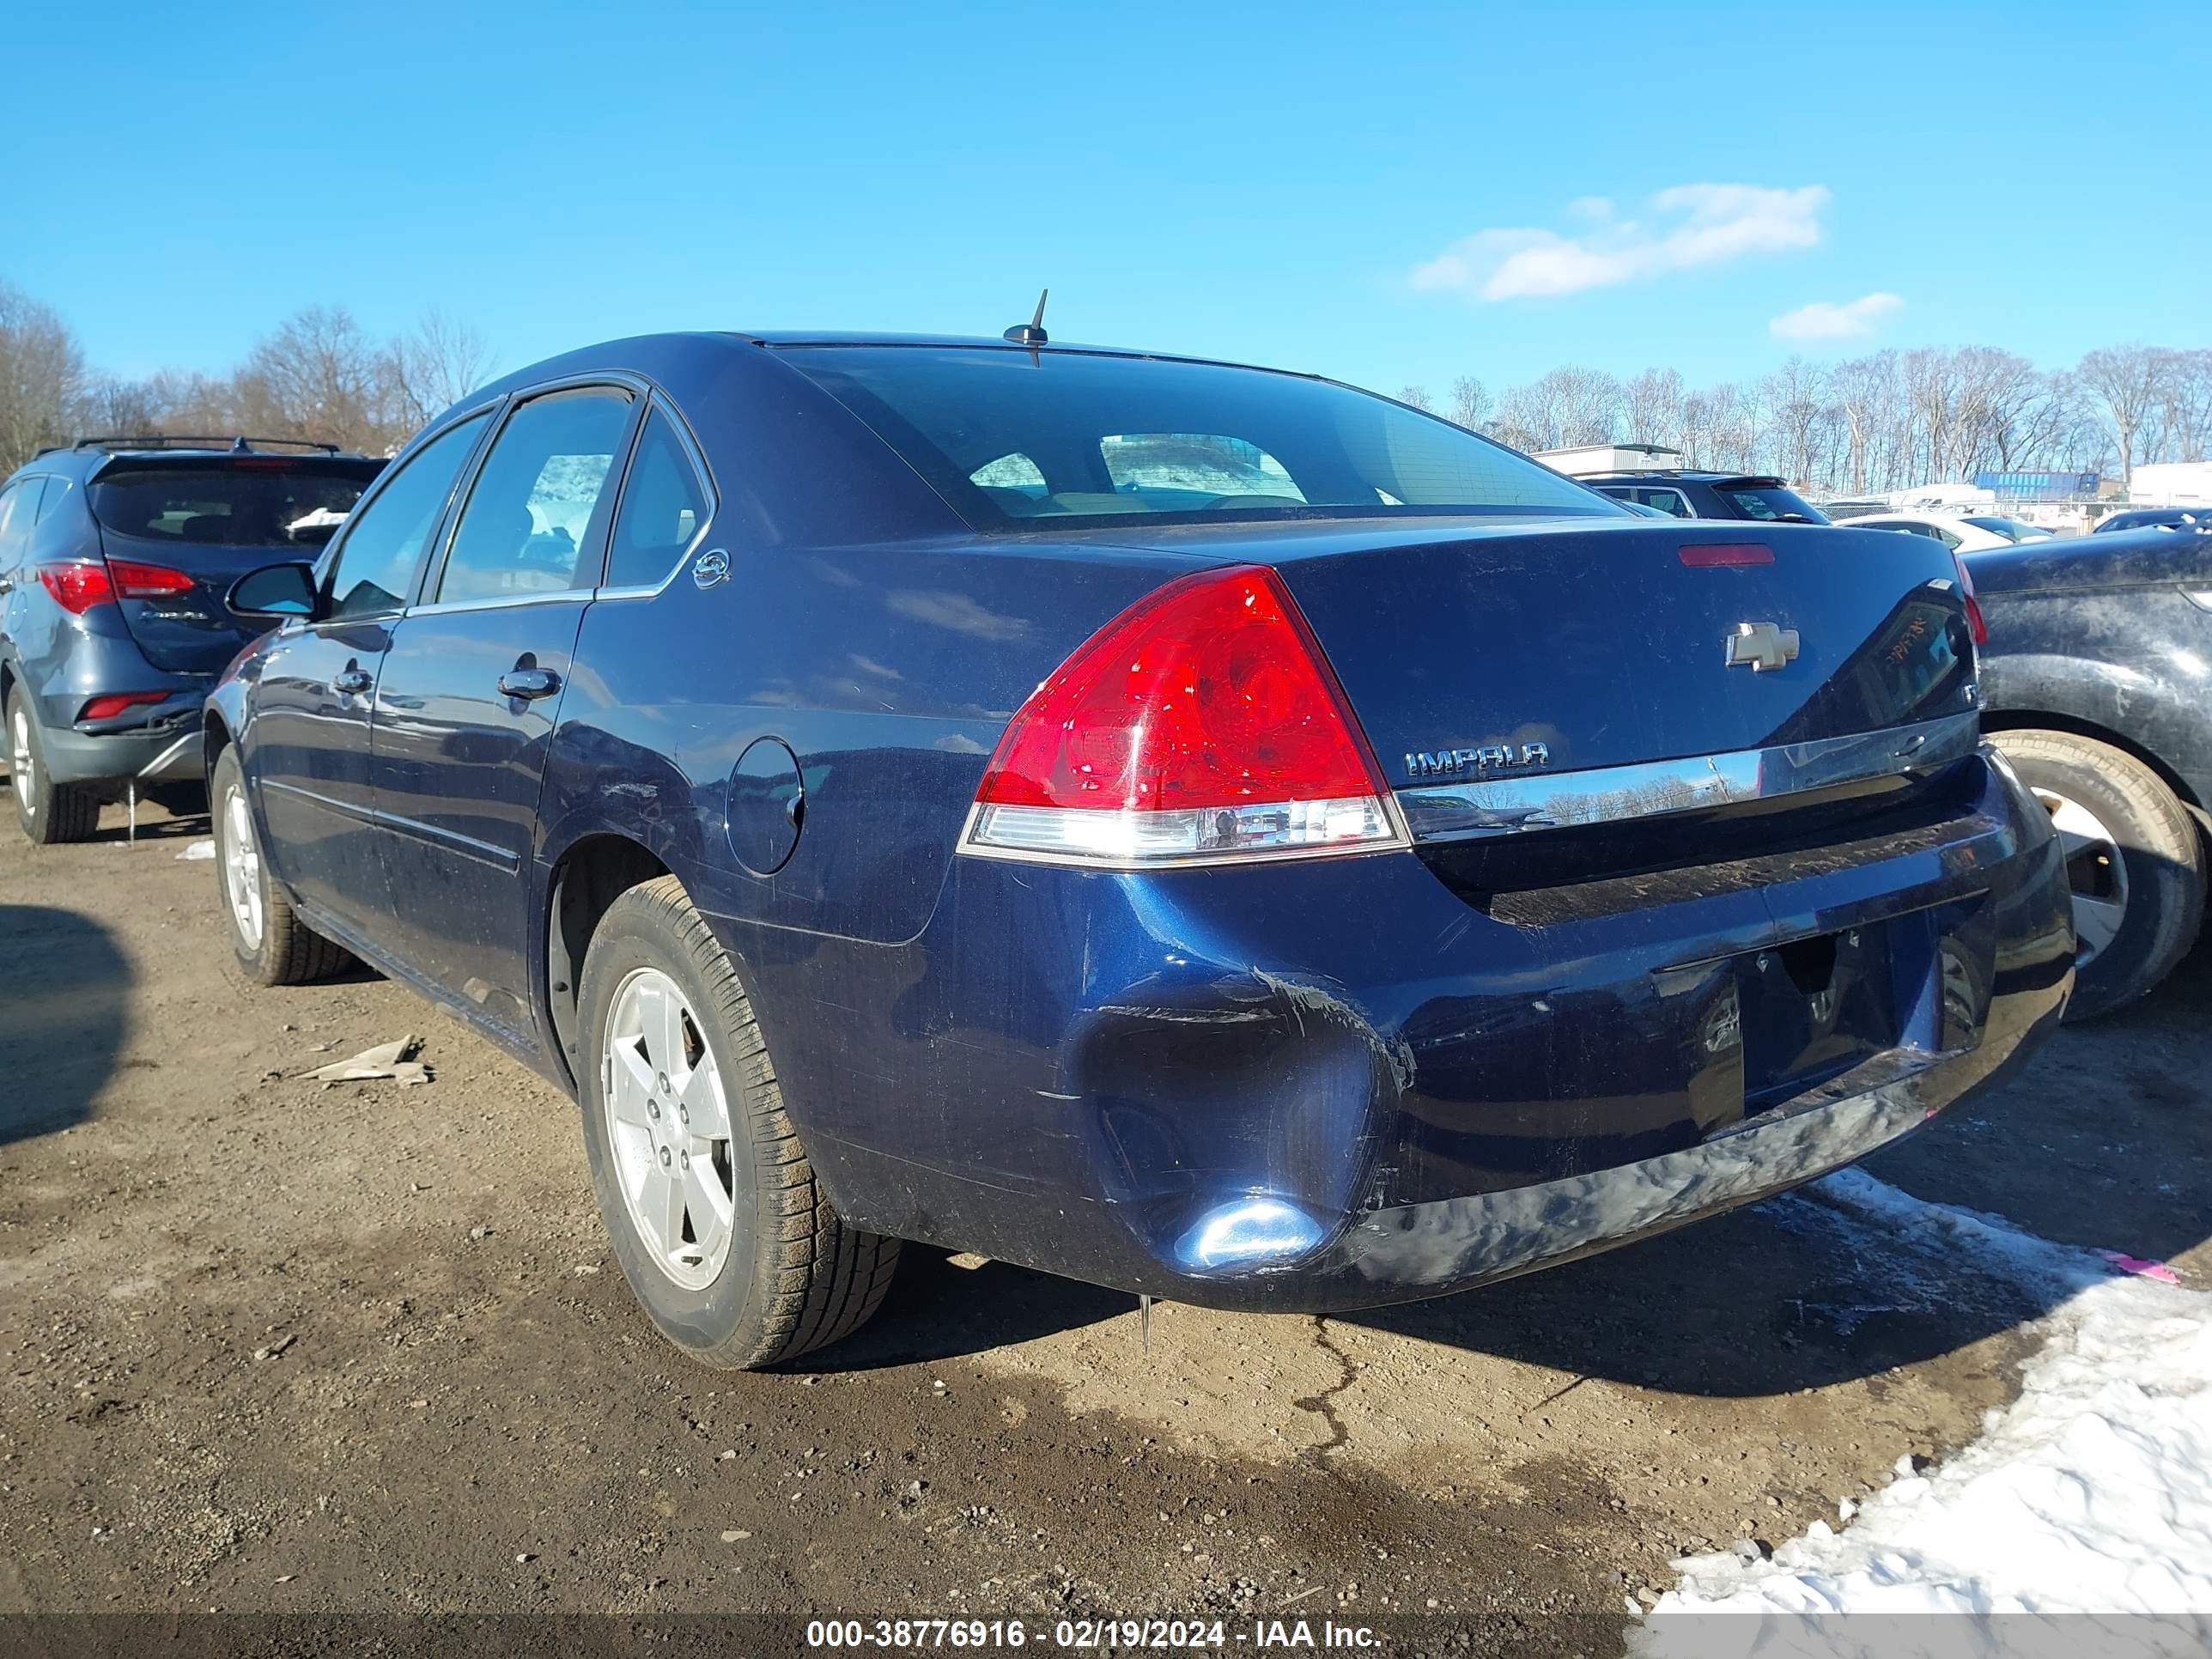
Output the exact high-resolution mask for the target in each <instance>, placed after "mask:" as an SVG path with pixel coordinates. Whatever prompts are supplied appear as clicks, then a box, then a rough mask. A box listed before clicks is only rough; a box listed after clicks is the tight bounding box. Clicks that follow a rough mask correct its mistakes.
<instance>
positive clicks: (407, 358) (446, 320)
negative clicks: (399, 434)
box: [386, 308, 496, 432]
mask: <svg viewBox="0 0 2212 1659" xmlns="http://www.w3.org/2000/svg"><path fill="white" fill-rule="evenodd" d="M495 363H496V360H495V358H494V357H493V356H492V353H491V348H490V347H489V345H487V344H486V343H485V342H484V337H483V335H482V334H480V333H478V332H477V330H476V329H474V328H473V327H471V325H468V324H467V323H465V322H462V321H461V320H460V319H458V318H456V317H453V315H451V314H450V313H447V312H443V311H440V310H437V309H435V308H433V309H431V310H428V311H426V312H424V313H422V319H421V320H419V321H418V322H417V323H416V325H415V328H414V331H412V332H411V333H409V334H407V335H404V336H403V337H401V338H400V339H398V340H397V341H395V342H393V343H392V348H391V350H390V352H389V354H388V356H387V359H386V369H387V372H388V373H389V374H390V376H391V380H392V393H393V396H394V398H395V401H396V403H397V405H398V409H397V412H398V415H399V416H400V417H401V418H402V419H403V420H404V422H405V424H406V427H407V428H408V430H409V431H410V432H412V431H414V430H415V429H416V428H420V427H422V426H423V425H425V424H427V423H428V422H429V420H430V418H431V416H434V415H436V414H437V413H438V412H439V411H440V410H444V409H447V408H449V407H451V406H452V405H453V404H457V403H459V402H460V400H461V399H462V398H465V397H467V396H468V395H469V393H470V392H473V391H475V390H476V389H477V387H478V386H482V385H483V383H484V382H485V381H487V380H490V379H491V378H492V375H493V374H494V373H495Z"/></svg>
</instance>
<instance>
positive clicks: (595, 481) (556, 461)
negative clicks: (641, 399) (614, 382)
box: [437, 387, 630, 605]
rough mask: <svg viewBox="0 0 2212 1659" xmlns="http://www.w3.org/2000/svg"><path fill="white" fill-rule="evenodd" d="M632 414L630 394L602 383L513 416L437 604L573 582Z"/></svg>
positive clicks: (449, 558) (480, 483)
mask: <svg viewBox="0 0 2212 1659" xmlns="http://www.w3.org/2000/svg"><path fill="white" fill-rule="evenodd" d="M629 411H630V400H629V394H628V393H627V392H617V391H615V390H613V389H612V388H605V389H601V388H599V387H591V388H588V389H586V390H584V391H580V392H550V393H548V394H547V395H546V396H544V397H542V398H532V400H531V401H530V402H528V403H526V404H523V405H522V407H521V408H520V409H518V410H515V411H514V414H513V416H512V417H510V418H509V419H508V421H507V424H506V425H505V426H504V427H502V428H500V434H499V436H498V438H497V439H496V440H495V441H494V442H493V444H492V447H491V453H490V454H489V456H487V457H486V458H485V460H484V464H483V471H480V472H479V473H478V474H477V482H476V486H475V488H473V489H471V490H470V491H469V502H468V505H467V506H466V507H463V508H462V509H461V521H460V526H459V529H457V530H455V531H454V532H453V550H452V551H451V552H449V553H447V555H446V568H445V572H444V574H442V575H441V576H440V577H439V579H438V592H437V601H438V603H439V604H441V605H457V604H465V603H467V602H469V601H471V600H477V599H511V598H513V597H515V596H516V595H519V594H525V593H557V592H562V590H564V589H566V588H568V587H572V586H574V585H575V580H576V567H577V563H578V561H579V560H580V558H581V557H582V556H583V550H584V547H585V544H586V543H587V542H588V541H589V540H590V539H591V534H592V528H593V521H594V520H595V519H596V518H597V516H598V514H599V503H600V501H601V498H602V497H604V496H605V495H606V493H607V475H608V474H609V473H610V472H611V471H612V470H613V468H614V464H615V451H616V447H617V446H618V445H619V444H620V443H621V442H622V440H623V435H624V434H625V433H626V432H627V431H628V430H629Z"/></svg>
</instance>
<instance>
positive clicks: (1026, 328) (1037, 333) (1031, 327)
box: [1000, 288, 1052, 348]
mask: <svg viewBox="0 0 2212 1659" xmlns="http://www.w3.org/2000/svg"><path fill="white" fill-rule="evenodd" d="M1051 294H1052V290H1051V289H1048V288H1047V289H1038V290H1037V308H1036V316H1034V317H1032V318H1030V319H1029V321H1027V322H1026V323H1016V324H1015V325H1013V326H1012V328H1010V329H1008V330H1007V331H1006V332H1005V333H1004V334H1003V335H1001V336H1000V338H1001V339H1006V340H1012V342H1013V343H1015V344H1016V345H1025V346H1029V347H1031V348H1035V347H1037V346H1041V345H1042V344H1044V343H1046V340H1047V338H1048V336H1047V335H1046V333H1045V331H1044V302H1045V301H1046V300H1047V299H1048V298H1049V297H1050V296H1051Z"/></svg>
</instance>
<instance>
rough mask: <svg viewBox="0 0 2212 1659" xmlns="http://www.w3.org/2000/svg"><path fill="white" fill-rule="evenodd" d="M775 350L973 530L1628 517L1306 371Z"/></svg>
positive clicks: (918, 351)
mask: <svg viewBox="0 0 2212 1659" xmlns="http://www.w3.org/2000/svg"><path fill="white" fill-rule="evenodd" d="M781 351H782V353H783V356H784V357H785V360H786V361H787V362H789V363H791V364H792V366H793V368H797V369H799V371H800V372H801V373H802V374H805V375H806V376H807V377H808V378H809V379H811V380H813V381H814V382H815V384H817V386H821V387H822V388H823V390H824V391H825V392H829V394H830V395H831V396H832V397H834V398H836V399H837V400H838V401H839V402H840V403H842V404H844V405H845V406H846V408H848V410H851V411H852V412H853V413H854V415H855V416H858V417H859V418H860V420H861V421H862V422H864V423H865V424H866V425H867V426H868V427H869V428H871V429H872V430H873V431H874V432H875V433H876V435H878V437H880V438H881V439H883V441H884V442H885V443H886V444H888V445H890V447H891V448H892V449H893V450H895V451H896V452H897V453H898V454H899V455H900V457H901V458H902V459H904V460H905V461H906V462H907V463H908V465H910V466H912V467H913V468H914V469H915V471H916V472H918V473H920V474H921V476H922V477H924V478H926V479H927V480H928V481H929V482H930V483H931V484H932V485H933V486H934V487H935V489H937V491H938V493H939V495H943V496H944V497H945V500H946V501H949V502H951V504H952V505H953V506H954V507H955V508H956V509H957V510H958V511H959V512H960V513H962V515H963V516H964V517H966V518H967V519H968V520H969V522H970V523H972V524H974V525H975V526H977V527H978V528H980V529H986V530H992V529H1012V528H1038V529H1042V528H1046V527H1048V526H1067V527H1071V528H1073V527H1075V526H1079V525H1082V524H1085V523H1102V522H1105V521H1107V520H1121V521H1124V522H1127V521H1132V520H1133V521H1136V522H1155V523H1182V522H1188V521H1190V520H1209V521H1210V520H1288V519H1310V518H1379V519H1402V518H1410V517H1415V516H1429V517H1436V516H1442V515H1445V514H1455V515H1466V514H1471V513H1481V514H1498V515H1512V516H1520V517H1527V516H1531V515H1535V514H1542V515H1546V516H1553V517H1556V516H1560V515H1573V516H1577V517H1589V518H1615V517H1627V516H1630V515H1629V514H1628V513H1627V511H1626V508H1624V507H1621V506H1620V504H1619V503H1618V502H1615V501H1608V500H1607V499H1606V498H1605V497H1603V496H1601V495H1598V494H1597V493H1596V492H1595V491H1594V490H1590V489H1585V488H1583V486H1582V485H1581V484H1578V483H1574V482H1573V481H1572V480H1571V479H1568V478H1565V477H1562V476H1560V475H1559V473H1556V472H1554V471H1552V470H1551V469H1550V468H1549V467H1547V466H1543V465H1539V464H1538V463H1537V462H1534V461H1532V460H1530V459H1528V458H1527V457H1526V456H1523V455H1518V454H1516V453H1514V452H1513V451H1511V450H1510V449H1507V448H1504V447H1503V446H1501V445H1498V444H1494V443H1492V442H1490V441H1488V440H1486V439H1484V438H1479V437H1477V436H1475V435H1474V434H1473V433H1471V432H1468V431H1467V430H1465V429H1464V428H1460V427H1456V426H1454V425H1452V424H1451V423H1450V422H1446V421H1439V420H1437V419H1436V418H1434V417H1433V416H1426V415H1422V414H1419V413H1418V412H1417V411H1415V410H1410V409H1407V408H1405V407H1403V406H1402V405H1401V404H1394V403H1391V402H1390V401H1389V400H1388V399H1386V398H1376V397H1372V396H1370V395H1369V394H1368V393H1366V392H1355V391H1353V390H1352V388H1351V387H1349V386H1334V385H1332V384H1330V383H1329V382H1328V381H1326V380H1310V379H1307V378H1306V377H1304V376H1303V375H1297V374H1274V373H1271V372H1270V371H1268V370H1266V369H1256V368H1231V367H1229V366H1227V365H1225V364H1219V363H1191V362H1166V361H1163V360H1160V359H1156V358H1139V357H1121V356H1111V355H1108V354H1104V353H1091V352H1080V351H1056V350H1055V351H1043V352H1038V353H1031V352H1028V351H1018V350H1012V349H997V348H993V347H962V346H887V345H866V346H790V347H783V348H781ZM1017 462H1019V463H1022V464H1023V465H1019V466H1017V465H1016V463H1017ZM1032 474H1033V475H1034V476H1032ZM1032 521H1036V522H1034V523H1033V522H1032Z"/></svg>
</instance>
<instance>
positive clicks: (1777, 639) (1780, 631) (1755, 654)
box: [1728, 622, 1797, 674]
mask: <svg viewBox="0 0 2212 1659" xmlns="http://www.w3.org/2000/svg"><path fill="white" fill-rule="evenodd" d="M1796 656H1797V630H1796V629H1794V628H1777V627H1776V626H1775V625H1774V624H1773V623H1771V622H1755V623H1737V624H1736V625H1735V633H1733V634H1731V635H1729V636H1728V662H1729V667H1730V668H1734V667H1735V666H1736V665H1738V664H1739V663H1749V664H1750V665H1751V671H1752V672H1753V673H1754V674H1756V673H1758V672H1759V671H1760V670H1762V669H1767V668H1779V667H1781V666H1782V665H1783V664H1784V663H1786V662H1791V661H1794V660H1795V659H1796Z"/></svg>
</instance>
